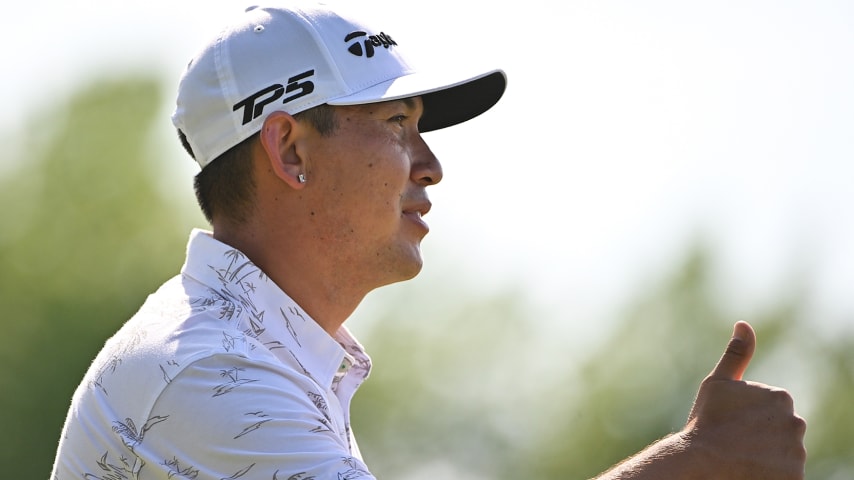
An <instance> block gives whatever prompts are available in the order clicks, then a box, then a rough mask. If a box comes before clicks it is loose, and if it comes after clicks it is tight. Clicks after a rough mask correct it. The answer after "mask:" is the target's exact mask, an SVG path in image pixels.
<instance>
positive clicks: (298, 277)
mask: <svg viewBox="0 0 854 480" xmlns="http://www.w3.org/2000/svg"><path fill="white" fill-rule="evenodd" d="M284 230H285V231H288V230H290V229H284ZM290 231H293V230H290ZM213 236H214V238H216V239H217V240H219V241H221V242H223V243H225V244H227V245H230V246H232V247H234V248H236V249H238V250H240V251H241V252H243V253H244V254H245V255H246V256H247V258H249V260H251V261H252V263H254V264H255V265H256V266H258V268H260V269H261V270H262V271H263V272H264V274H265V275H267V277H269V278H270V280H272V281H273V282H274V283H275V284H276V285H277V286H278V287H279V288H280V289H281V290H282V291H283V292H285V293H286V294H287V295H288V296H289V297H291V298H292V299H293V300H294V301H295V302H296V303H297V304H298V305H299V306H300V307H301V308H302V309H303V310H305V312H306V313H308V314H309V316H311V318H313V319H314V321H315V322H317V324H318V325H320V327H321V328H323V329H324V330H325V331H326V332H327V333H329V335H330V336H334V335H335V333H336V332H337V331H338V329H339V328H341V325H343V324H344V322H345V321H346V320H347V318H349V317H350V315H352V313H353V312H354V311H355V310H356V307H358V306H359V303H361V301H362V300H363V299H364V297H365V295H367V293H368V291H369V289H358V288H356V287H355V285H356V284H357V282H353V281H352V280H351V279H348V278H346V277H343V276H341V275H340V270H341V269H340V268H337V269H336V268H335V265H328V264H327V263H328V262H324V261H323V259H318V255H317V254H315V253H314V252H311V251H310V250H307V249H305V248H300V246H299V243H300V242H297V241H294V238H296V237H295V236H294V235H282V236H279V235H275V234H274V231H273V230H269V229H267V230H264V229H261V230H260V233H259V229H256V228H252V226H251V225H242V226H241V227H240V228H228V227H225V226H222V225H217V223H216V222H215V223H214V232H213ZM335 270H339V272H338V273H336V272H335Z"/></svg>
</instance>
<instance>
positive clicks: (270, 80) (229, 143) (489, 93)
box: [172, 5, 506, 168]
mask: <svg viewBox="0 0 854 480" xmlns="http://www.w3.org/2000/svg"><path fill="white" fill-rule="evenodd" d="M392 35H393V31H391V30H382V29H377V28H374V27H372V26H368V25H366V24H365V23H362V22H360V21H356V20H354V19H353V18H351V17H350V16H346V15H345V14H344V13H343V12H339V11H337V10H336V11H334V12H333V11H330V10H329V9H328V8H327V7H325V6H323V5H312V6H304V5H303V6H299V7H296V6H291V5H288V6H284V5H276V6H257V7H251V8H249V9H247V11H246V12H245V13H244V14H243V15H242V16H241V17H240V18H239V19H237V21H236V22H235V23H233V24H232V25H230V26H229V27H227V28H225V29H224V30H223V31H222V32H221V33H220V35H219V36H218V37H217V38H215V39H213V40H212V41H211V42H210V43H209V44H208V45H207V46H205V48H204V49H202V50H201V52H199V54H198V55H197V56H196V57H195V58H194V59H193V60H192V61H191V62H190V64H189V65H188V67H187V70H186V71H185V72H184V75H183V77H182V78H181V82H180V84H179V86H178V98H177V105H176V108H175V112H174V113H173V115H172V123H173V124H174V125H175V127H176V128H178V129H179V130H180V131H181V132H183V134H184V135H185V136H186V137H187V141H188V142H189V144H190V147H191V148H192V150H193V154H194V156H195V159H196V161H197V162H198V163H199V165H201V167H202V168H204V167H205V165H207V164H208V163H210V162H211V161H212V160H214V159H215V158H217V157H218V156H220V155H221V154H222V153H224V152H225V151H226V150H228V149H230V148H231V147H233V146H234V145H237V144H238V143H240V142H242V141H243V140H245V139H247V138H249V137H250V136H251V135H253V134H254V133H255V132H257V131H259V130H260V129H261V125H262V123H263V122H264V119H265V118H266V117H267V115H269V114H270V113H271V112H273V111H277V110H279V111H285V112H288V113H290V114H292V115H293V114H296V113H298V112H301V111H303V110H306V109H309V108H312V107H315V106H318V105H321V104H324V103H328V104H330V105H354V104H364V103H374V102H381V101H386V100H395V99H400V98H407V97H414V96H421V97H422V98H423V101H424V115H423V117H422V119H421V121H420V123H419V128H420V130H421V131H422V132H428V131H431V130H437V129H440V128H444V127H448V126H451V125H455V124H457V123H461V122H464V121H466V120H469V119H471V118H473V117H476V116H477V115H480V114H481V113H483V112H485V111H486V110H488V109H489V108H490V107H492V106H493V105H495V103H496V102H498V99H499V98H501V95H502V94H503V93H504V88H505V86H506V76H505V74H504V72H503V71H501V70H491V71H486V72H482V71H481V72H478V73H475V74H466V73H461V72H457V71H444V72H434V73H430V74H425V73H423V72H417V71H416V70H415V69H414V68H413V67H412V66H411V65H410V64H409V63H408V62H407V61H406V60H405V59H404V57H403V56H402V53H401V50H402V49H401V47H400V46H399V45H398V44H397V42H396V41H395V40H394V37H392Z"/></svg>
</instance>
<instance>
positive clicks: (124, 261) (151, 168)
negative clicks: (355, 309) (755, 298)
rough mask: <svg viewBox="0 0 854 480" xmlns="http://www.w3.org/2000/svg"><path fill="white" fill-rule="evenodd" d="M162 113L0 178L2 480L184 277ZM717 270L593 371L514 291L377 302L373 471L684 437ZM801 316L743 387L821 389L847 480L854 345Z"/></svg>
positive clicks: (695, 275)
mask: <svg viewBox="0 0 854 480" xmlns="http://www.w3.org/2000/svg"><path fill="white" fill-rule="evenodd" d="M159 105H160V90H159V88H158V84H157V83H156V82H155V81H154V80H152V79H145V78H139V76H135V77H134V78H132V79H131V78H128V79H121V80H117V81H111V82H101V83H98V84H95V85H92V86H90V87H89V88H86V89H85V90H82V91H81V92H79V93H78V94H76V95H75V96H74V97H73V98H72V99H71V101H70V103H69V105H68V106H67V109H64V110H51V111H48V112H42V113H41V114H40V115H39V116H38V117H36V118H34V119H33V120H32V121H31V122H30V124H29V128H28V129H27V134H26V135H24V136H23V139H15V142H17V143H19V144H21V145H23V147H22V148H17V149H11V151H14V152H25V153H26V155H27V157H26V158H11V159H10V164H11V165H12V166H11V167H10V166H4V170H3V171H4V173H3V175H2V176H0V201H2V202H3V203H2V204H3V205H4V207H5V208H3V209H2V210H0V225H2V227H0V306H2V312H3V317H2V321H3V326H4V331H5V333H6V334H5V335H4V336H3V337H2V338H0V360H2V361H3V364H4V367H5V368H4V369H3V370H2V373H0V388H2V391H3V395H0V425H3V426H4V427H5V428H6V430H7V432H11V435H6V436H5V437H4V438H3V439H0V465H3V474H4V477H5V478H15V479H28V478H33V479H43V478H45V477H46V476H47V475H48V472H49V470H50V465H51V463H52V460H53V455H54V450H55V446H56V442H57V440H58V435H59V433H60V428H61V425H62V422H63V419H64V416H65V413H66V408H67V405H68V403H69V400H70V397H71V394H72V392H73V390H74V388H75V387H76V385H77V383H78V382H79V381H80V379H81V377H82V375H83V373H84V371H85V369H86V367H87V365H88V363H89V362H90V361H91V359H92V358H93V357H94V355H95V354H96V352H97V350H98V349H99V348H100V346H101V345H102V343H103V342H104V340H105V339H106V338H107V337H108V336H109V335H111V334H112V333H113V332H114V331H115V330H116V329H117V328H118V327H119V325H120V324H121V323H122V322H124V321H125V320H126V319H127V318H129V317H130V316H131V314H132V313H133V312H134V311H135V310H136V309H137V308H138V307H139V305H140V304H141V303H142V301H143V299H144V296H145V295H147V294H148V293H149V292H150V291H152V290H153V289H154V288H156V287H157V286H159V284H160V283H161V282H162V281H163V280H165V279H166V278H168V277H169V276H171V275H173V274H174V273H176V272H177V270H178V268H179V267H180V265H181V262H182V260H183V250H184V243H185V241H186V235H187V229H188V224H189V223H191V222H190V221H188V220H189V219H184V218H182V216H181V215H180V212H181V211H182V209H181V208H176V206H175V205H172V204H171V203H170V200H168V199H165V198H163V197H162V196H161V194H160V193H159V192H158V190H157V189H156V188H155V185H156V184H157V182H156V181H155V179H156V178H157V176H158V174H159V172H158V171H157V169H156V165H155V163H154V162H153V161H152V159H151V158H147V155H146V152H147V151H148V148H147V141H148V138H149V130H150V128H151V125H152V123H153V121H154V117H155V115H156V114H157V113H158V110H159ZM2 140H3V141H4V142H5V143H7V144H8V143H10V142H11V141H12V140H11V139H8V138H3V139H2ZM187 161H188V160H187ZM187 185H188V188H190V187H189V180H188V182H187ZM192 221H193V222H195V221H201V219H200V217H196V218H195V219H193V220H192ZM712 263H713V262H712V259H711V258H710V257H709V255H708V251H707V250H706V249H704V248H697V249H695V250H694V251H693V253H692V254H691V255H690V256H689V257H688V259H687V260H686V261H685V262H684V264H682V265H681V266H680V268H678V269H677V270H676V272H677V273H676V274H675V275H673V277H672V278H668V279H666V280H665V281H664V282H663V283H661V284H658V285H655V284H654V285H652V288H651V289H650V290H647V291H642V292H639V293H638V295H637V298H636V301H635V302H633V303H632V304H631V305H630V306H629V307H628V308H627V309H625V310H624V311H623V313H622V314H621V315H620V316H619V318H617V319H615V321H613V322H605V321H603V322H602V323H603V324H605V323H607V324H609V325H615V327H614V328H613V330H612V335H611V336H610V337H608V338H607V339H606V341H604V342H603V343H602V344H597V345H591V346H590V348H591V350H590V353H589V355H587V356H586V357H584V358H580V357H579V356H578V354H576V353H575V352H567V351H566V350H567V347H566V342H563V341H561V339H560V338H559V337H560V335H564V334H565V331H561V332H560V334H559V335H555V334H554V332H551V331H549V330H548V328H549V327H548V326H544V323H543V322H539V321H538V319H540V318H542V317H544V316H545V315H542V313H541V312H537V311H536V310H534V309H533V308H532V307H531V306H530V305H528V304H526V302H525V300H524V297H523V296H522V295H521V294H520V292H518V291H513V290H510V291H507V292H504V293H495V294H489V295H485V296H474V295H473V294H472V291H470V290H467V289H466V288H464V287H463V286H461V285H459V284H458V283H457V282H456V281H455V276H454V274H453V272H451V273H449V274H448V275H447V276H446V277H444V278H441V279H438V280H437V279H429V278H428V279H425V278H420V279H418V280H415V281H413V282H408V283H406V284H403V285H402V286H395V287H390V288H389V289H384V290H383V291H382V293H379V292H378V293H377V294H375V295H380V297H381V300H382V301H381V302H380V303H379V308H378V310H377V311H376V312H373V313H375V315H374V316H375V317H376V319H375V321H373V322H372V323H370V324H369V325H367V331H366V332H365V333H360V336H361V338H362V340H363V341H364V342H365V344H366V345H367V346H368V348H369V350H370V352H371V354H372V355H373V357H374V360H375V363H376V368H375V370H374V372H373V373H372V376H371V379H370V381H369V382H367V383H366V384H365V386H364V387H363V389H362V391H360V393H359V395H357V396H356V399H355V403H354V405H353V418H354V428H355V430H356V431H357V432H358V434H359V438H360V442H361V446H362V450H363V452H364V453H365V455H366V457H367V460H368V462H369V464H370V465H372V469H373V470H374V471H375V473H376V474H377V475H378V477H379V478H394V479H397V480H401V479H407V478H408V479H415V478H453V479H455V480H463V479H487V478H488V479H496V480H498V479H508V480H509V479H514V480H515V479H518V478H535V479H549V478H555V479H558V478H560V479H567V478H577V479H582V478H589V477H591V476H593V475H595V474H597V473H599V472H601V471H602V470H605V469H606V468H608V467H609V466H610V465H611V464H613V463H615V462H617V461H619V460H620V459H622V458H624V457H625V456H627V455H630V454H632V453H634V452H636V451H637V450H639V449H640V448H642V447H643V446H644V445H646V444H647V443H649V442H650V441H652V440H653V439H655V438H658V437H661V436H663V435H665V434H667V433H669V432H671V431H673V430H675V429H678V428H680V427H681V426H682V424H683V422H684V420H685V417H686V416H687V414H688V410H689V408H690V405H691V401H692V400H693V396H694V394H695V391H696V388H697V385H698V383H699V381H700V380H701V379H702V378H703V376H705V374H706V373H707V372H708V371H709V370H710V369H711V367H712V365H714V363H715V362H716V361H717V359H718V357H719V356H720V354H721V352H722V350H723V347H724V345H725V343H726V341H727V340H728V338H729V334H730V329H731V326H732V323H733V319H731V318H728V316H727V314H726V313H724V312H722V311H721V310H719V309H718V308H716V306H715V305H716V303H715V302H714V301H713V295H712V294H711V293H710V285H711V278H710V265H712ZM425 291H428V292H429V294H427V295H425V294H424V292H425ZM803 303H804V299H803V298H802V297H801V296H799V295H785V296H781V300H780V302H779V304H778V305H774V306H772V308H769V309H768V310H767V311H766V312H765V313H763V314H760V315H757V316H756V317H754V318H751V319H750V320H751V322H752V323H753V324H754V326H755V327H756V328H757V331H758V334H759V338H760V342H761V348H760V350H759V351H758V352H757V358H755V359H754V362H753V366H752V367H751V370H753V369H754V368H759V369H761V368H762V364H763V362H764V361H768V363H769V364H770V365H771V366H770V368H771V369H773V370H774V371H780V369H781V367H780V366H779V364H778V363H777V362H778V361H780V360H781V359H782V360H787V361H788V362H789V363H788V364H786V365H795V366H798V367H800V369H801V370H803V371H806V372H818V373H817V374H815V375H810V376H809V378H808V379H807V380H808V381H809V384H810V390H811V392H812V393H813V395H814V399H813V402H812V403H813V404H814V405H813V408H812V409H811V410H810V411H808V412H802V413H805V414H807V419H808V421H809V423H810V427H809V429H808V432H807V446H808V449H809V455H810V459H809V463H808V470H807V478H808V479H815V480H818V479H822V480H842V479H850V478H854V452H852V441H851V436H852V432H854V421H852V419H853V418H854V417H852V416H851V415H850V414H849V410H850V409H851V405H852V404H854V339H852V338H851V336H850V335H848V336H846V335H837V336H835V337H830V338H823V337H820V336H816V335H814V334H813V332H812V331H811V330H810V324H809V322H808V320H807V319H805V318H804V315H803V313H802V311H801V305H802V304H803ZM354 327H356V328H364V327H365V325H364V324H357V325H354ZM805 339H808V340H809V341H805ZM789 374H791V372H788V371H784V375H783V376H784V377H785V376H786V375H789ZM787 383H788V382H785V383H781V384H782V385H783V386H787Z"/></svg>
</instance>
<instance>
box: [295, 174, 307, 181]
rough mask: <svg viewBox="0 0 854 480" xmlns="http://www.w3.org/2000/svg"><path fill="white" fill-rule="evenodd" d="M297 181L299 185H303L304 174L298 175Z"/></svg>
mask: <svg viewBox="0 0 854 480" xmlns="http://www.w3.org/2000/svg"><path fill="white" fill-rule="evenodd" d="M297 181H298V182H299V183H305V174H304V173H300V174H299V175H297Z"/></svg>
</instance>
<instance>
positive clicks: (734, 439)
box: [685, 322, 806, 480]
mask: <svg viewBox="0 0 854 480" xmlns="http://www.w3.org/2000/svg"><path fill="white" fill-rule="evenodd" d="M755 348H756V334H755V333H754V331H753V328H752V327H751V326H750V325H749V324H747V323H746V322H738V323H736V324H735V328H734V330H733V336H732V339H730V341H729V345H727V348H726V351H725V352H724V354H723V356H722V357H721V359H720V360H719V361H718V364H717V365H715V368H714V369H712V372H711V373H710V374H709V376H708V377H706V379H705V380H703V383H702V384H701V385H700V390H699V392H698V393H697V398H696V400H695V402H694V406H693V408H692V409H691V414H690V415H689V416H688V423H687V425H686V427H685V433H686V437H687V438H688V439H690V440H689V441H690V443H691V446H692V447H694V448H696V449H698V450H699V451H702V452H703V455H702V456H701V458H704V459H705V460H706V461H707V465H708V469H707V471H708V472H710V476H708V477H707V478H710V479H711V478H714V479H728V480H736V479H745V480H746V479H750V480H760V479H775V480H788V479H792V480H796V479H797V480H801V479H803V478H804V463H805V461H806V451H805V449H804V444H803V438H804V432H805V430H806V422H805V421H804V420H803V419H802V418H801V417H799V416H798V415H797V414H796V413H795V410H794V402H793V400H792V397H791V396H790V395H789V393H788V392H787V391H785V390H783V389H780V388H776V387H771V386H768V385H764V384H761V383H755V382H749V381H744V380H742V377H743V376H744V372H745V371H746V370H747V366H748V365H749V364H750V359H751V358H752V357H753V351H754V350H755Z"/></svg>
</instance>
